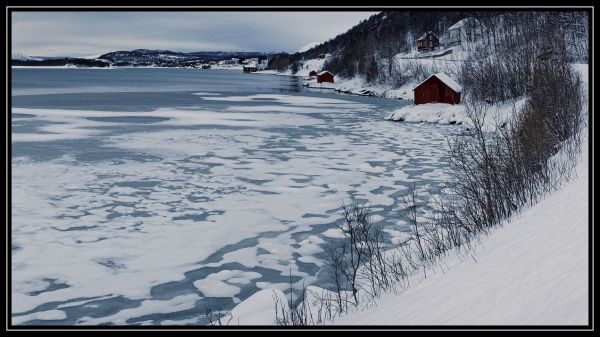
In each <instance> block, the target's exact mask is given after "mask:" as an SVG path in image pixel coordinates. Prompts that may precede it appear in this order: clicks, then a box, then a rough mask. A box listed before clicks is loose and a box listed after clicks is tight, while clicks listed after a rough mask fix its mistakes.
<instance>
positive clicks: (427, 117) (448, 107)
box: [387, 103, 466, 124]
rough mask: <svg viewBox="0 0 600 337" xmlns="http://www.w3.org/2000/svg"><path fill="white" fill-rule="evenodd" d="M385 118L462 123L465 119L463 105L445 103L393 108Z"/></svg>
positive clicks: (405, 120)
mask: <svg viewBox="0 0 600 337" xmlns="http://www.w3.org/2000/svg"><path fill="white" fill-rule="evenodd" d="M387 119H389V120H392V121H399V122H416V123H419V122H427V123H438V124H462V123H463V122H465V120H466V118H465V106H464V105H462V104H456V105H452V104H446V103H429V104H419V105H408V106H405V107H403V108H400V109H398V110H395V111H394V112H392V114H390V115H389V116H388V118H387Z"/></svg>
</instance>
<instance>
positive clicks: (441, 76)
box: [413, 73, 462, 92]
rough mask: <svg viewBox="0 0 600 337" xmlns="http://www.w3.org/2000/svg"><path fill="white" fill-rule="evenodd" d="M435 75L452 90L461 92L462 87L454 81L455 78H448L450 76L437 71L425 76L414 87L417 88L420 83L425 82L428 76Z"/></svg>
mask: <svg viewBox="0 0 600 337" xmlns="http://www.w3.org/2000/svg"><path fill="white" fill-rule="evenodd" d="M434 76H435V77H437V78H438V79H439V80H440V81H442V82H443V83H444V84H445V85H447V86H449V87H450V89H452V90H454V91H455V92H461V91H462V87H461V86H460V84H458V83H456V81H455V80H453V79H452V78H450V76H448V75H446V74H444V73H437V74H433V75H431V76H429V77H427V78H426V79H425V80H424V81H423V82H421V83H419V84H418V85H417V86H416V87H415V89H417V88H418V87H420V86H421V84H423V83H425V82H427V81H428V80H429V79H430V78H432V77H434ZM415 89H413V91H415Z"/></svg>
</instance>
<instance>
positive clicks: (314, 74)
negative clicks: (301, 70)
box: [308, 70, 317, 77]
mask: <svg viewBox="0 0 600 337" xmlns="http://www.w3.org/2000/svg"><path fill="white" fill-rule="evenodd" d="M308 76H309V77H314V76H317V72H316V71H314V70H311V71H310V72H309V73H308Z"/></svg>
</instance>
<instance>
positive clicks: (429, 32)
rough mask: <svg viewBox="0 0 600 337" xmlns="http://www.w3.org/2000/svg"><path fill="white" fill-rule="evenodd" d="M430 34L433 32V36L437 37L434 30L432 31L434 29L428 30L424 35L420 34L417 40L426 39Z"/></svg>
mask: <svg viewBox="0 0 600 337" xmlns="http://www.w3.org/2000/svg"><path fill="white" fill-rule="evenodd" d="M429 34H431V35H433V36H435V37H437V35H435V33H434V32H432V31H428V32H426V33H423V35H421V36H419V38H418V39H417V41H420V40H425V39H426V38H427V35H429Z"/></svg>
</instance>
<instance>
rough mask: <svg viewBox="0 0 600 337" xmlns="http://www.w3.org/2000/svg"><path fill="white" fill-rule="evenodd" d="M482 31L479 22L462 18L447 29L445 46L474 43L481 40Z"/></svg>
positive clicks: (471, 18)
mask: <svg viewBox="0 0 600 337" xmlns="http://www.w3.org/2000/svg"><path fill="white" fill-rule="evenodd" d="M483 31H484V27H483V25H482V24H481V23H480V22H479V20H477V19H475V18H473V17H468V18H464V19H462V20H460V21H458V22H457V23H455V24H453V25H452V26H450V28H448V40H447V41H446V45H448V46H451V45H457V44H461V45H464V44H467V43H470V42H474V41H476V40H478V39H480V38H481V36H482V35H483Z"/></svg>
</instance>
